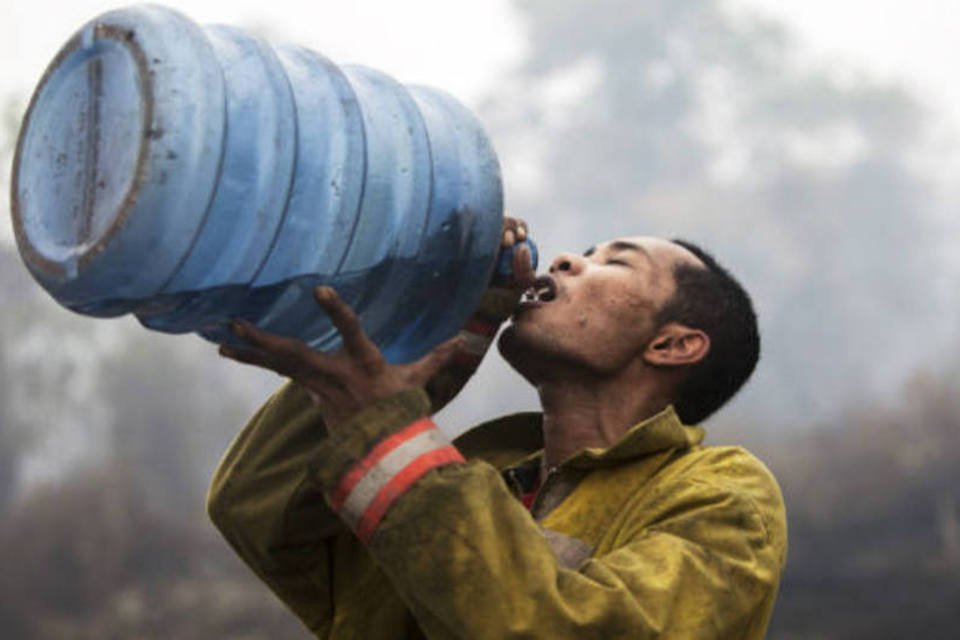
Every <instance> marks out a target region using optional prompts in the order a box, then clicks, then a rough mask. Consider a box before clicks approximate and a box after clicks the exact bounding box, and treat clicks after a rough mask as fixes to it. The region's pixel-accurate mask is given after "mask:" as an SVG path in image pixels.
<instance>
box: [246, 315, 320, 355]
mask: <svg viewBox="0 0 960 640" xmlns="http://www.w3.org/2000/svg"><path fill="white" fill-rule="evenodd" d="M231 330H232V331H233V335H235V336H237V337H238V338H240V339H242V340H243V341H244V342H247V343H249V344H250V345H252V346H254V347H256V348H257V349H260V350H262V351H267V352H270V353H274V354H298V355H301V354H302V351H303V348H306V345H304V344H303V343H302V342H300V341H299V340H295V339H293V338H286V337H284V336H278V335H276V334H273V333H269V332H267V331H263V330H261V329H258V328H257V327H255V326H254V325H253V324H251V323H249V322H247V321H246V320H235V321H234V322H233V324H232V325H231Z"/></svg>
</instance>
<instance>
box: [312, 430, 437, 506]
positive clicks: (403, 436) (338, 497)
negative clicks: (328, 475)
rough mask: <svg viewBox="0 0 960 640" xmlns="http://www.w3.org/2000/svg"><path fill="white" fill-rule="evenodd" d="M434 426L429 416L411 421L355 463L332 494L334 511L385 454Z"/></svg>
mask: <svg viewBox="0 0 960 640" xmlns="http://www.w3.org/2000/svg"><path fill="white" fill-rule="evenodd" d="M434 428H436V425H435V424H434V423H433V420H431V419H430V418H429V417H423V418H420V419H419V420H417V421H415V422H411V423H410V424H408V425H407V426H406V427H404V428H403V429H401V430H400V431H398V432H396V433H394V434H393V435H391V436H390V437H388V438H385V439H384V440H382V441H380V442H379V443H377V445H376V446H375V447H374V448H373V449H371V450H370V453H368V454H367V455H366V456H364V458H363V459H362V460H360V462H358V463H357V464H355V465H354V466H353V467H352V468H351V469H350V471H348V472H347V473H346V474H345V475H344V476H343V479H342V480H340V484H338V485H337V487H336V489H334V490H333V492H332V493H331V494H330V508H332V509H333V510H334V511H340V507H342V506H343V503H344V501H345V500H346V499H347V496H349V495H350V492H351V491H353V488H354V487H355V486H357V483H358V482H360V481H361V480H362V479H363V476H365V475H367V472H368V471H370V469H372V468H373V467H375V466H376V465H377V463H378V462H380V460H382V459H383V458H384V456H386V455H387V454H389V453H390V452H391V451H393V450H394V449H396V448H397V447H399V446H400V445H401V444H403V443H404V442H406V441H407V440H409V439H410V438H412V437H414V436H415V435H417V434H419V433H423V432H424V431H426V430H427V429H434Z"/></svg>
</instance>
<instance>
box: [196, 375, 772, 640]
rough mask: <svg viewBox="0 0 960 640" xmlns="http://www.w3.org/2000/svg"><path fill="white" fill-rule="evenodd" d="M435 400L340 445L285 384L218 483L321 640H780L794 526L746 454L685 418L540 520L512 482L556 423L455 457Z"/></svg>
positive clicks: (655, 420)
mask: <svg viewBox="0 0 960 640" xmlns="http://www.w3.org/2000/svg"><path fill="white" fill-rule="evenodd" d="M429 406H430V405H429V401H428V400H427V397H426V395H425V394H424V393H423V392H420V391H410V392H404V393H401V394H398V395H396V396H394V397H392V398H390V399H389V400H387V401H385V402H382V403H380V404H378V405H377V406H375V407H372V408H371V409H369V410H367V411H365V412H364V413H362V414H361V415H359V416H357V417H356V418H355V419H354V420H353V421H352V423H351V424H350V425H347V426H346V427H345V428H344V429H342V430H338V432H337V433H336V434H334V435H330V436H327V435H326V434H325V430H324V428H323V425H322V421H321V420H320V418H319V415H318V413H317V411H316V409H315V408H314V407H313V406H312V405H311V402H310V400H309V398H308V396H307V395H306V394H305V393H304V392H303V391H302V390H300V389H299V388H298V387H296V386H295V385H292V384H288V385H287V386H285V387H284V388H283V389H281V390H280V391H279V392H278V393H277V394H276V395H275V396H274V397H273V398H271V399H270V400H269V401H268V402H267V403H266V404H265V405H264V406H263V407H262V408H261V409H260V411H259V412H258V413H257V415H256V416H254V418H253V419H252V420H251V421H250V423H249V424H248V425H247V426H246V428H245V429H244V430H243V431H242V432H241V433H240V435H239V436H238V437H237V439H236V441H235V442H234V443H233V445H232V446H231V448H230V449H229V451H228V452H227V454H226V455H225V457H224V459H223V461H222V462H221V464H220V467H219V468H218V469H217V471H216V474H215V476H214V479H213V484H212V486H211V489H210V495H209V501H208V509H209V512H210V516H211V518H212V519H213V521H214V522H215V524H216V525H217V527H218V528H219V529H220V530H221V531H222V533H223V535H224V536H225V537H226V539H227V540H228V541H229V542H230V544H231V545H232V546H233V547H234V549H236V551H237V552H238V553H239V554H240V556H241V557H242V558H243V559H244V560H245V561H246V563H247V564H248V565H249V566H250V567H251V568H252V569H253V570H254V571H255V572H256V573H257V575H258V576H259V577H260V578H261V579H262V580H263V581H264V582H265V583H266V584H267V585H269V586H270V588H271V589H272V590H273V591H274V592H275V593H276V594H277V595H278V596H279V597H280V599H281V600H283V601H284V602H285V603H286V604H287V605H288V606H289V607H290V608H291V609H292V610H293V612H294V613H296V614H297V616H299V617H300V619H301V620H302V621H303V622H304V624H306V625H307V627H308V628H309V629H310V630H311V631H312V632H313V633H314V634H316V636H317V637H320V638H364V639H371V640H376V639H379V638H391V639H393V638H423V637H426V638H431V639H439V638H490V639H496V640H503V639H508V638H550V639H565V638H577V639H581V638H762V637H763V636H764V633H765V630H766V627H767V624H768V622H769V619H770V614H771V610H772V608H773V603H774V599H775V596H776V591H777V585H778V582H779V578H780V573H781V571H782V569H783V566H784V560H785V555H786V545H787V541H786V522H785V514H784V506H783V501H782V497H781V494H780V491H779V488H778V487H777V484H776V481H775V480H774V479H773V477H772V476H771V474H770V473H769V471H768V470H767V469H766V468H765V467H764V466H763V464H761V463H760V462H759V461H758V460H756V459H755V458H754V457H753V456H751V455H750V454H749V453H747V452H746V451H744V450H743V449H741V448H739V447H701V446H700V442H701V440H702V438H703V432H702V430H701V429H699V428H697V427H688V426H684V425H682V424H681V423H680V421H679V420H678V419H677V417H676V414H675V413H674V411H673V409H672V408H668V409H667V410H665V411H663V412H661V413H660V414H658V415H656V416H653V417H651V418H650V419H648V420H645V421H644V422H641V423H640V424H638V425H636V426H635V427H633V428H632V429H631V430H630V431H629V432H628V433H627V434H626V435H625V437H624V438H623V439H621V440H620V441H619V442H618V443H617V444H616V445H614V446H613V447H611V448H609V449H606V450H591V449H588V450H584V451H582V452H580V453H579V454H578V455H576V456H575V457H573V458H571V459H570V460H567V461H566V462H564V463H563V464H562V465H561V466H560V467H559V468H558V469H557V470H556V471H555V472H553V473H551V474H550V477H549V478H548V480H547V481H546V482H545V484H544V486H543V487H541V488H540V491H539V494H538V496H537V499H536V501H535V503H534V505H533V508H532V514H531V511H528V510H527V509H526V508H524V506H523V505H522V504H521V503H520V501H519V500H518V499H517V497H516V495H515V491H513V490H512V485H516V484H517V483H518V482H519V480H518V478H519V477H520V476H521V475H522V471H523V470H524V469H525V468H526V467H527V466H529V465H530V464H535V463H536V461H537V459H538V456H537V454H536V450H537V449H538V448H539V447H540V446H541V442H542V440H541V437H540V416H539V414H518V415H515V416H508V417H506V418H501V419H500V420H496V421H493V422H490V423H487V424H485V425H482V426H480V427H478V428H476V429H474V430H472V431H470V432H468V433H467V434H465V435H464V436H462V437H461V438H459V439H457V440H456V441H455V443H454V444H455V445H456V450H454V449H453V448H452V447H450V446H449V443H445V442H444V441H443V438H442V436H440V435H439V431H437V430H436V429H434V428H433V425H432V423H430V422H429V419H423V416H426V415H427V414H428V412H429ZM416 425H419V426H416ZM413 426H415V428H412V429H411V427H413ZM408 433H412V434H413V435H405V434H408ZM407 449H410V451H407ZM459 453H462V454H463V455H464V456H465V457H466V458H467V461H463V460H462V459H461V458H460V455H459ZM401 454H402V455H401ZM378 456H379V457H378ZM404 456H406V458H404ZM391 465H392V466H391ZM508 469H511V470H510V471H505V470H508ZM330 505H333V507H334V509H335V510H336V512H337V513H338V514H339V516H340V517H338V516H337V515H335V512H334V509H332V508H331V506H330ZM344 523H346V524H344ZM351 528H352V529H353V531H351V530H350V529H351ZM354 532H357V533H354ZM361 539H363V540H364V542H361V541H360V540H361Z"/></svg>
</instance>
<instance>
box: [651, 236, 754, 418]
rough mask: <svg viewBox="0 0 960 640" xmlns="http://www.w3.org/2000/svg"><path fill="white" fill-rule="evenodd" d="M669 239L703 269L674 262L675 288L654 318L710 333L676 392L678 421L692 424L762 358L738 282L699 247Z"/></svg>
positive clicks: (751, 315) (750, 305)
mask: <svg viewBox="0 0 960 640" xmlns="http://www.w3.org/2000/svg"><path fill="white" fill-rule="evenodd" d="M672 242H673V243H674V244H678V245H680V246H681V247H683V248H684V249H686V250H687V251H689V252H690V253H692V254H693V255H695V256H697V257H698V258H699V259H700V261H701V262H703V264H704V266H705V267H706V268H703V267H700V266H699V265H694V264H690V263H689V262H679V263H678V264H676V265H675V266H674V268H673V277H674V280H675V281H676V291H675V292H674V294H673V296H672V297H671V298H670V299H669V300H668V301H667V302H666V304H664V306H663V308H662V309H661V310H660V311H659V312H658V313H657V316H656V321H657V324H658V325H659V326H663V325H664V324H666V323H668V322H677V323H680V324H683V325H686V326H688V327H690V328H693V329H700V330H701V331H703V332H705V333H706V334H707V335H708V336H709V337H710V350H709V351H708V352H707V355H706V356H705V357H704V359H703V360H701V361H700V362H698V363H696V364H694V365H692V366H691V367H690V370H689V371H688V372H687V375H686V377H685V378H684V379H683V381H682V382H681V383H680V386H679V389H678V390H677V393H676V394H675V396H674V408H675V409H676V411H677V415H678V416H679V417H680V420H681V421H683V422H684V423H685V424H696V423H699V422H702V421H703V420H705V419H706V418H707V417H708V416H710V415H711V414H712V413H713V412H714V411H716V410H717V409H719V408H720V407H722V406H723V405H724V404H726V402H727V401H728V400H729V399H730V398H732V397H733V395H734V394H735V393H736V392H737V391H739V389H740V387H742V386H743V384H744V383H745V382H746V381H747V378H749V377H750V374H751V373H753V369H754V367H756V365H757V360H758V359H759V357H760V332H759V330H758V329H757V316H756V313H754V310H753V303H752V302H751V301H750V296H749V295H748V294H747V292H746V291H745V290H744V288H743V287H742V286H741V285H740V283H739V282H737V281H736V280H735V279H734V278H733V276H731V275H730V273H729V272H728V271H727V270H726V269H724V268H723V267H721V266H720V265H719V264H718V263H717V261H716V260H715V259H714V258H713V256H711V255H710V254H709V253H707V252H706V251H704V250H703V249H701V248H700V247H698V246H697V245H695V244H693V243H691V242H688V241H686V240H679V239H673V240H672Z"/></svg>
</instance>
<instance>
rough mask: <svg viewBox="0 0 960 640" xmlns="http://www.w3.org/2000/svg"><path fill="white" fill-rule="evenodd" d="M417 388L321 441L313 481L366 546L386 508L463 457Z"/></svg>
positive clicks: (352, 420)
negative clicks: (429, 474)
mask: <svg viewBox="0 0 960 640" xmlns="http://www.w3.org/2000/svg"><path fill="white" fill-rule="evenodd" d="M429 410H430V402H429V399H428V398H427V395H426V394H425V393H424V392H423V391H422V390H420V389H415V390H407V391H402V392H400V393H397V394H395V395H393V396H391V397H390V398H387V399H385V400H382V401H380V402H377V403H375V404H374V405H372V406H371V407H369V408H367V409H365V410H364V411H362V412H360V413H359V414H357V415H356V416H354V417H352V418H350V420H348V421H347V422H345V423H344V425H343V427H344V428H343V429H339V430H338V431H337V432H336V433H335V435H333V436H331V437H330V438H329V439H328V440H327V441H326V442H324V443H323V445H322V449H323V451H322V452H321V455H320V456H319V457H318V460H317V463H318V464H317V468H316V470H315V472H314V474H315V477H316V478H317V480H318V481H319V482H320V484H321V485H322V486H323V487H324V494H325V496H326V499H327V502H328V504H329V505H330V507H331V509H332V510H333V511H334V512H336V513H337V514H338V515H339V516H340V517H341V519H342V520H343V521H344V522H345V523H346V524H347V525H348V526H349V527H350V528H351V529H353V531H354V532H355V533H356V534H357V536H358V537H359V538H360V540H361V541H363V542H368V541H369V540H370V538H371V537H372V536H373V534H374V533H375V531H376V528H377V526H378V525H379V523H380V520H381V519H382V518H383V516H384V515H385V514H386V512H387V510H388V509H389V508H390V506H391V505H392V504H393V503H394V501H396V500H397V499H398V498H399V497H400V496H401V495H403V494H404V493H405V492H406V491H407V490H408V489H409V488H410V487H411V486H412V485H413V484H414V483H415V482H416V481H417V480H419V479H420V478H421V477H422V476H423V475H424V474H426V473H427V472H429V471H431V470H432V469H435V468H437V467H440V466H445V465H449V464H459V463H462V462H463V461H464V460H463V456H461V455H460V453H459V451H457V449H456V448H455V447H454V446H453V445H452V444H451V443H450V441H449V439H448V438H447V437H446V436H445V435H444V434H443V433H442V432H441V431H440V430H439V429H438V428H437V426H436V424H434V423H433V420H432V419H431V418H430V417H429Z"/></svg>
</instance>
